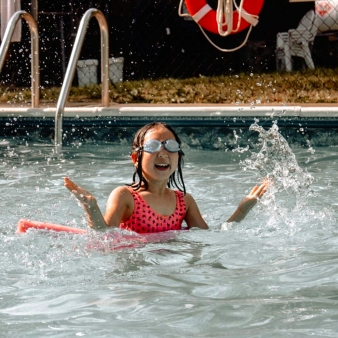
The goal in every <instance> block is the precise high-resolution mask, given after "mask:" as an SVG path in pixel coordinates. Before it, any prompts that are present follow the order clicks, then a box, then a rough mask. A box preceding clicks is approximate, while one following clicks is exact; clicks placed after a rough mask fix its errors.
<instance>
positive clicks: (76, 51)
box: [54, 8, 109, 151]
mask: <svg viewBox="0 0 338 338" xmlns="http://www.w3.org/2000/svg"><path fill="white" fill-rule="evenodd" d="M92 17H95V18H96V19H97V21H98V24H99V27H100V34H101V88H102V105H103V106H104V107H109V64H108V57H109V36H108V24H107V21H106V19H105V17H104V15H103V14H102V12H101V11H100V10H98V9H96V8H91V9H88V10H87V12H86V13H85V14H84V15H83V17H82V19H81V22H80V25H79V29H78V32H77V34H76V39H75V42H74V46H73V49H72V53H71V56H70V59H69V63H68V67H67V70H66V74H65V78H64V81H63V84H62V87H61V92H60V95H59V99H58V102H57V105H56V112H55V139H54V144H55V147H56V151H58V150H61V149H62V121H63V115H64V107H65V102H66V100H67V97H68V95H69V91H70V87H71V84H72V81H73V78H74V74H75V70H76V66H77V61H78V59H79V56H80V51H81V48H82V45H83V41H84V38H85V35H86V31H87V27H88V23H89V21H90V19H91V18H92Z"/></svg>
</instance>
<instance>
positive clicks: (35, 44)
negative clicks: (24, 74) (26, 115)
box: [0, 11, 40, 108]
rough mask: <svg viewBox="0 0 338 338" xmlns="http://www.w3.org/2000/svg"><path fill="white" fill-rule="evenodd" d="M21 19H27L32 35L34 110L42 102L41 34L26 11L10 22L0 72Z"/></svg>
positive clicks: (2, 51)
mask: <svg viewBox="0 0 338 338" xmlns="http://www.w3.org/2000/svg"><path fill="white" fill-rule="evenodd" d="M20 19H25V20H26V22H27V23H28V26H29V29H30V33H31V54H32V55H31V73H32V74H31V83H32V85H31V92H32V108H38V107H39V102H40V72H39V34H38V26H37V24H36V21H35V19H34V18H33V17H32V16H31V15H30V14H29V13H27V12H26V11H17V12H15V13H14V14H13V15H12V17H11V18H10V20H9V21H8V24H7V28H6V31H5V34H4V38H3V41H2V43H1V45H0V72H1V70H2V66H3V65H4V62H5V58H6V55H7V52H8V49H9V45H10V43H11V39H12V36H13V33H14V30H15V27H16V24H17V22H18V21H19V20H20Z"/></svg>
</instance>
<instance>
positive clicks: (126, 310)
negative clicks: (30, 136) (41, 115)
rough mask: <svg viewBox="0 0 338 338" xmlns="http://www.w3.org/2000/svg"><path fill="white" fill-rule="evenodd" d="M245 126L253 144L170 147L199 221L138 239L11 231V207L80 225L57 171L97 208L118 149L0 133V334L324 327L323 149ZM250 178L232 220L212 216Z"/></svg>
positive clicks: (334, 303)
mask: <svg viewBox="0 0 338 338" xmlns="http://www.w3.org/2000/svg"><path fill="white" fill-rule="evenodd" d="M256 131H258V132H259V133H261V136H262V139H263V140H262V142H261V143H259V144H257V148H256V149H251V150H247V149H240V148H238V149H235V151H231V150H229V151H204V150H194V149H188V148H185V149H184V150H185V154H186V156H185V165H184V177H185V182H186V186H187V190H188V191H189V192H191V193H192V195H193V196H194V197H195V199H196V201H197V203H198V205H199V207H200V209H201V212H202V214H203V216H204V218H205V219H206V221H207V223H208V224H209V226H210V230H207V231H204V230H191V231H182V232H170V233H163V234H155V235H151V236H150V235H149V236H148V237H147V243H142V242H140V241H139V240H138V236H132V235H131V234H129V235H128V233H123V232H121V231H119V230H112V231H109V232H108V233H106V234H102V233H95V232H89V234H88V235H72V234H67V233H54V232H48V231H36V230H30V231H28V232H27V233H25V234H15V229H16V224H17V222H18V220H19V219H20V218H28V219H31V220H38V221H48V222H53V223H59V224H64V225H69V226H74V227H80V228H86V222H85V218H84V213H83V210H82V208H81V207H80V206H79V205H78V203H77V201H76V200H75V199H74V198H73V197H72V196H70V193H69V192H68V191H67V190H66V189H65V188H64V187H63V180H62V177H64V176H69V177H71V178H72V179H73V180H74V181H75V182H77V183H79V184H80V185H82V186H83V187H84V188H86V189H87V190H89V191H90V192H92V193H93V194H94V195H95V196H96V197H97V199H98V202H99V205H100V207H101V208H102V210H104V208H105V202H106V199H107V197H108V195H109V193H110V192H111V190H112V189H114V188H115V187H116V186H119V185H122V184H124V183H129V182H130V181H131V177H132V173H133V166H132V164H131V161H130V159H129V156H128V153H129V147H128V146H125V145H111V144H96V145H82V146H78V147H65V148H64V149H63V151H62V153H60V154H55V152H54V150H53V147H51V146H49V145H43V144H35V145H34V144H29V145H26V144H18V143H16V142H15V141H13V140H10V139H4V140H2V141H0V174H1V176H0V185H1V191H2V192H1V194H0V203H1V218H0V227H1V228H0V229H1V230H0V274H1V275H0V279H1V281H0V283H1V284H0V285H1V287H0V318H1V322H0V332H1V335H2V336H4V337H7V336H10V335H11V336H13V337H47V336H52V337H72V336H74V337H82V336H85V337H185V336H186V337H188V336H189V337H243V338H244V337H245V338H246V337H267V338H268V337H269V338H270V337H307V336H317V337H336V336H337V332H338V325H337V320H338V287H337V282H338V231H337V229H336V224H337V221H336V219H337V212H338V202H337V194H336V192H337V179H336V168H337V162H338V155H337V148H334V147H331V148H329V147H322V148H317V149H313V148H311V147H308V148H306V147H292V146H291V147H289V145H288V144H287V142H286V141H285V140H284V139H283V138H279V136H278V135H279V134H278V131H277V130H274V131H273V132H272V134H274V135H275V140H276V139H278V141H282V142H275V143H274V145H273V147H275V148H273V149H272V148H271V144H270V143H269V142H270V141H271V133H270V138H269V135H268V134H266V135H265V134H264V132H263V131H262V130H259V128H258V129H257V128H256ZM276 135H277V136H276ZM269 140H270V141H269ZM284 141H285V142H284ZM283 142H284V143H283ZM266 147H270V148H269V149H270V150H271V149H272V151H270V150H269V149H268V148H266ZM276 147H277V148H276ZM276 149H277V150H278V149H279V150H280V151H281V152H279V153H278V154H279V155H278V154H277V153H276ZM281 149H282V150H281ZM279 150H278V151H279ZM277 155H278V156H277ZM290 163H291V164H290ZM264 176H269V177H270V178H271V179H272V180H273V181H274V184H273V185H272V186H271V187H270V189H269V191H268V192H267V194H266V195H265V196H264V197H263V198H262V200H261V201H260V202H259V203H258V205H257V206H256V207H255V208H254V209H253V210H252V211H251V212H250V213H249V214H248V216H247V218H246V219H245V220H244V221H243V222H242V223H240V224H236V225H231V226H229V225H227V224H225V223H224V221H225V220H226V219H227V218H228V217H229V216H230V214H231V213H232V212H233V211H234V210H235V208H236V207H237V204H238V203H239V201H240V200H241V199H242V198H243V197H244V195H245V194H247V193H248V192H249V191H250V189H251V188H252V187H253V186H254V185H255V184H257V183H259V182H260V181H261V179H262V178H263V177H264ZM128 236H129V237H128Z"/></svg>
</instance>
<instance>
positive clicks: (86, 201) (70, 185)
mask: <svg viewBox="0 0 338 338" xmlns="http://www.w3.org/2000/svg"><path fill="white" fill-rule="evenodd" d="M64 186H65V187H66V188H67V189H68V190H69V191H70V192H71V193H72V194H73V195H74V196H75V197H76V198H77V199H78V200H79V201H80V202H81V204H82V205H83V206H84V207H91V206H93V204H95V203H96V199H95V197H94V196H93V195H92V194H91V193H90V192H88V191H87V190H85V189H83V188H81V187H80V186H78V185H77V184H75V183H74V182H73V181H71V180H70V179H69V178H68V177H64Z"/></svg>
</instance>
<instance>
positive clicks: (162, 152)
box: [158, 147, 169, 158]
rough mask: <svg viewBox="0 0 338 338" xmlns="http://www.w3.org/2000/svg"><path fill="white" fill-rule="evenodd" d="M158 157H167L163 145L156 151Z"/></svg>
mask: <svg viewBox="0 0 338 338" xmlns="http://www.w3.org/2000/svg"><path fill="white" fill-rule="evenodd" d="M158 157H162V158H166V157H169V155H168V153H167V152H166V151H165V150H164V149H163V147H162V148H161V149H160V151H159V152H158Z"/></svg>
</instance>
